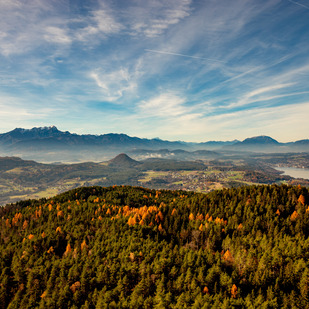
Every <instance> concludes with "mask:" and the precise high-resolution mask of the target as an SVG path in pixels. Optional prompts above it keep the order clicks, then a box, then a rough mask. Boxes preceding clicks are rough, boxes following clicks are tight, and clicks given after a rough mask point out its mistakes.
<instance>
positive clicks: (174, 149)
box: [0, 126, 309, 162]
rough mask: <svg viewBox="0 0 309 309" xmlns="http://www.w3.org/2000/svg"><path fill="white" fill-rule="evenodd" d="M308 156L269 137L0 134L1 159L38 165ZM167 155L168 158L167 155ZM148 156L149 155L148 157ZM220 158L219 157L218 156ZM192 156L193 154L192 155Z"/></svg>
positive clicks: (48, 130)
mask: <svg viewBox="0 0 309 309" xmlns="http://www.w3.org/2000/svg"><path fill="white" fill-rule="evenodd" d="M201 150H202V151H210V152H209V155H211V154H213V155H214V154H215V153H212V151H216V152H217V151H224V152H227V151H236V152H237V151H240V152H243V151H247V152H267V153H269V152H309V140H308V139H306V140H300V141H296V142H290V143H279V142H278V141H276V140H274V139H273V138H271V137H268V136H257V137H252V138H247V139H245V140H244V141H238V140H234V141H226V142H221V141H209V142H203V143H189V142H181V141H165V140H161V139H159V138H155V139H146V138H138V137H131V136H128V135H126V134H115V133H109V134H102V135H91V134H85V135H78V134H72V133H70V132H68V131H65V132H64V131H60V130H58V129H57V128H56V127H55V126H50V127H35V128H32V129H22V128H16V129H14V130H12V131H10V132H7V133H3V134H0V155H1V156H3V155H14V156H19V157H22V158H24V159H34V160H37V161H46V162H52V161H62V162H65V161H71V162H76V161H91V160H92V161H103V160H105V159H108V158H111V157H113V156H114V155H116V154H119V153H120V152H129V153H131V154H132V153H135V155H136V156H137V157H138V156H143V155H144V156H147V155H148V156H149V157H162V156H163V157H169V156H174V155H175V154H176V156H177V155H185V153H181V152H184V151H201ZM164 153H165V155H164ZM146 154H147V155H146ZM203 155H204V154H203ZM216 155H217V154H216ZM190 156H191V154H190Z"/></svg>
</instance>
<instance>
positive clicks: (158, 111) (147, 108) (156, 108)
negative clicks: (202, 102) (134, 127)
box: [137, 93, 190, 118]
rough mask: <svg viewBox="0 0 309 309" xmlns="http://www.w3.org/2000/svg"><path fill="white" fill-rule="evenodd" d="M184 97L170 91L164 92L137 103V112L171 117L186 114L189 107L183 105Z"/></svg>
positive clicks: (148, 115) (149, 115) (145, 114)
mask: <svg viewBox="0 0 309 309" xmlns="http://www.w3.org/2000/svg"><path fill="white" fill-rule="evenodd" d="M184 103H185V99H184V98H180V97H179V96H176V95H174V94H171V93H164V94H161V95H159V96H157V97H155V98H152V99H150V100H148V101H142V102H140V103H139V104H138V106H137V108H138V110H137V112H138V113H140V114H141V115H142V116H145V117H164V118H172V117H179V116H182V115H185V114H187V113H188V112H189V111H190V109H189V108H187V107H185V106H184Z"/></svg>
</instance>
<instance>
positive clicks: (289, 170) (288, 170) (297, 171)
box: [275, 166, 309, 179]
mask: <svg viewBox="0 0 309 309" xmlns="http://www.w3.org/2000/svg"><path fill="white" fill-rule="evenodd" d="M275 169H276V170H277V171H283V172H284V173H283V175H288V176H291V177H294V178H304V179H309V169H306V168H296V167H285V166H282V167H281V166H280V167H275Z"/></svg>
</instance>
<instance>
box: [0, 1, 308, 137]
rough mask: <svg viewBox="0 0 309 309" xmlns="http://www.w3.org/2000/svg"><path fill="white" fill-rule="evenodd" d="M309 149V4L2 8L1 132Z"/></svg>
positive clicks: (30, 4)
mask: <svg viewBox="0 0 309 309" xmlns="http://www.w3.org/2000/svg"><path fill="white" fill-rule="evenodd" d="M49 125H56V126H57V127H58V129H60V130H64V131H65V130H68V131H70V132H75V133H79V134H87V133H89V134H104V133H110V132H113V133H126V134H128V135H130V136H139V137H147V138H153V137H160V138H162V139H168V140H184V141H195V142H201V141H208V140H232V139H235V138H236V139H240V140H242V139H244V138H246V137H252V136H257V135H269V136H271V137H273V138H275V139H277V140H279V141H281V142H285V141H294V140H299V139H305V138H308V137H309V136H308V132H309V0H299V1H292V0H267V1H266V0H259V1H256V0H233V1H230V0H219V1H218V0H209V1H208V0H204V1H202V0H198V1H190V0H177V1H176V0H169V1H166V0H162V1H159V0H131V1H129V0H122V1H121V0H113V1H112V0H111V1H108V0H104V1H98V0H90V1H84V0H83V1H82V0H28V1H24V0H0V132H2V133H3V132H7V131H9V130H11V129H14V128H15V127H23V128H32V127H34V126H49Z"/></svg>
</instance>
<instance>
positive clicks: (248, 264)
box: [0, 185, 309, 309]
mask: <svg viewBox="0 0 309 309" xmlns="http://www.w3.org/2000/svg"><path fill="white" fill-rule="evenodd" d="M308 204H309V193H308V189H306V188H302V187H300V186H298V187H292V186H286V185H282V186H277V185H272V186H250V187H241V188H237V189H224V190H221V191H215V192H212V193H209V194H199V193H193V192H185V191H164V190H161V191H155V190H149V189H145V188H139V187H129V186H119V187H108V188H103V187H88V188H79V189H75V190H71V191H69V192H66V193H63V194H61V195H58V196H56V197H54V198H53V199H48V200H46V199H42V200H30V201H24V202H20V203H17V204H15V205H12V206H7V207H5V208H2V209H1V210H0V218H1V223H0V224H1V229H0V233H1V235H0V269H1V275H0V308H11V309H12V308H84V309H85V308H96V309H97V308H308V301H309V239H308V235H309V207H308Z"/></svg>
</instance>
